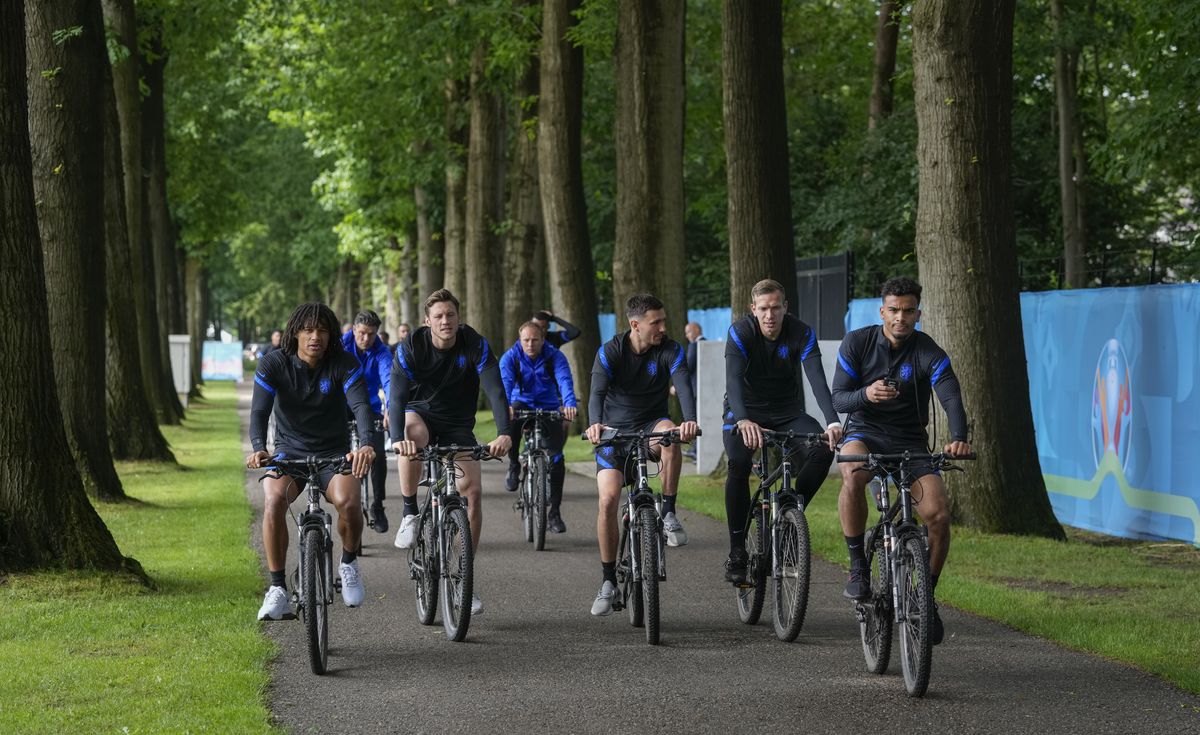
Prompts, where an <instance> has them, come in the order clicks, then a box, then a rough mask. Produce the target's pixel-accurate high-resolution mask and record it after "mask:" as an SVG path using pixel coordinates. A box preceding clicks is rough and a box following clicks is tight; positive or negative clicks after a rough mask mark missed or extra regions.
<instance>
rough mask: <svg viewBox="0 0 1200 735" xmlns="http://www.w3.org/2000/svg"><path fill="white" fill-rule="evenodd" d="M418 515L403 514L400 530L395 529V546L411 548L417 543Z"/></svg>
mask: <svg viewBox="0 0 1200 735" xmlns="http://www.w3.org/2000/svg"><path fill="white" fill-rule="evenodd" d="M417 518H418V516H415V515H412V516H404V518H403V519H402V520H401V521H400V530H399V531H396V548H397V549H411V548H412V547H413V544H415V543H417Z"/></svg>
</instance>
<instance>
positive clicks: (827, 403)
mask: <svg viewBox="0 0 1200 735" xmlns="http://www.w3.org/2000/svg"><path fill="white" fill-rule="evenodd" d="M801 371H803V373H804V375H806V376H808V384H809V385H810V386H812V392H813V396H814V397H815V398H816V400H817V406H818V407H819V408H820V409H821V413H822V414H823V415H824V416H825V423H826V425H828V424H832V423H834V422H836V421H837V420H838V415H837V412H836V411H835V410H834V408H833V400H832V398H831V397H830V393H829V384H828V382H827V381H826V379H825V366H824V365H823V364H822V363H821V349H820V348H819V347H818V346H817V333H816V331H815V330H813V328H812V327H810V326H809V325H807V324H805V323H804V322H803V321H801V320H799V319H797V318H796V317H794V316H792V315H790V314H787V315H785V316H784V319H783V327H782V328H781V329H780V330H779V335H778V336H776V338H775V339H774V340H770V339H767V338H766V336H765V335H763V333H762V330H761V329H760V328H759V326H758V320H757V319H755V318H754V316H753V315H749V314H748V315H746V316H745V317H743V318H741V319H739V320H738V321H736V322H734V324H733V325H732V326H730V327H729V339H728V340H727V341H726V342H725V419H726V423H729V424H733V423H736V422H738V421H740V420H741V419H750V420H752V421H754V422H755V423H763V422H764V421H765V422H766V423H767V425H768V426H774V425H777V424H784V423H787V422H788V421H790V420H792V419H794V418H796V417H797V416H798V415H800V414H802V413H804V412H805V407H804V384H803V382H802V381H803V378H801ZM731 413H732V414H733V415H732V416H730V414H731Z"/></svg>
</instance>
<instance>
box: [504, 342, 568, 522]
mask: <svg viewBox="0 0 1200 735" xmlns="http://www.w3.org/2000/svg"><path fill="white" fill-rule="evenodd" d="M519 334H520V339H518V340H517V341H516V342H515V343H514V344H513V346H512V347H510V348H509V349H508V351H507V352H505V353H504V356H503V357H501V358H500V380H501V381H503V383H504V392H505V394H506V395H507V396H508V404H509V406H511V408H510V409H509V410H512V411H519V410H521V409H535V408H540V409H543V410H546V411H561V412H562V414H563V417H564V418H565V419H566V420H567V421H573V420H574V419H575V414H576V403H575V386H574V384H573V382H572V381H571V368H570V366H569V365H568V364H567V358H566V357H565V356H564V355H563V353H562V352H560V351H559V350H558V349H557V348H555V347H554V346H552V345H549V344H546V340H545V337H544V333H543V331H542V327H541V325H539V324H538V323H537V322H535V321H528V322H525V323H524V324H522V325H521V329H520V330H519ZM544 430H545V434H544V436H545V438H546V444H547V447H548V449H549V450H550V462H551V465H550V513H549V514H548V515H547V516H546V529H547V530H549V531H550V532H551V533H564V532H566V530H567V526H566V524H565V523H563V519H562V513H561V512H560V508H559V506H560V504H561V503H562V491H563V479H564V478H565V476H566V465H564V464H563V455H562V449H563V442H564V440H565V438H566V431H565V429H564V426H563V424H562V423H560V422H557V421H554V422H550V423H547V424H546V425H545V427H544ZM512 431H513V434H512V437H513V445H512V449H511V450H509V453H508V477H507V478H506V479H505V483H504V486H505V489H506V490H508V491H509V492H515V491H516V489H517V484H518V483H519V482H520V473H521V467H520V463H519V461H518V449H519V443H520V440H521V435H520V433H519V431H518V429H517V427H516V426H515V425H514V426H513V429H512Z"/></svg>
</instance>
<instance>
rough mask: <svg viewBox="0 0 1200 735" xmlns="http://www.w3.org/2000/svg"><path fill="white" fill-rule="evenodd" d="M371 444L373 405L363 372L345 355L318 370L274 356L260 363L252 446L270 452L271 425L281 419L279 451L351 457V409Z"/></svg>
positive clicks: (280, 352)
mask: <svg viewBox="0 0 1200 735" xmlns="http://www.w3.org/2000/svg"><path fill="white" fill-rule="evenodd" d="M347 403H349V405H350V409H351V410H352V411H353V413H354V420H355V421H356V422H357V423H358V435H359V436H361V437H363V444H364V445H366V444H369V443H370V440H371V432H372V424H373V421H372V417H371V404H370V402H369V401H368V400H367V390H366V383H365V381H364V380H363V372H362V367H361V366H360V365H359V364H358V361H357V360H355V359H354V357H352V356H351V355H348V354H347V353H345V352H343V351H340V350H339V351H337V352H336V353H331V354H329V355H327V356H326V357H325V359H323V360H322V361H321V362H320V363H319V364H318V365H317V367H316V368H310V367H309V366H308V365H307V364H305V363H304V361H303V360H301V359H300V358H299V357H297V356H296V355H289V354H288V353H287V352H286V351H284V350H274V351H273V352H271V353H270V354H268V355H267V356H266V357H264V358H263V359H262V360H259V362H258V369H257V370H256V371H255V372H254V395H253V398H252V399H251V403H250V445H251V446H252V447H254V451H256V452H261V451H265V450H266V448H267V420H268V419H269V418H270V416H271V413H272V411H274V414H275V450H276V451H282V452H285V453H288V454H296V455H320V456H328V455H332V454H338V453H342V452H348V451H350V430H349V428H348V426H347V423H346V405H347Z"/></svg>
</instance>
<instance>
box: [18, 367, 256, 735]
mask: <svg viewBox="0 0 1200 735" xmlns="http://www.w3.org/2000/svg"><path fill="white" fill-rule="evenodd" d="M205 394H206V399H205V400H204V401H202V402H195V403H193V404H192V406H191V407H190V408H189V409H188V418H187V421H186V422H185V426H184V427H182V428H180V427H165V428H164V431H165V433H166V434H167V439H168V440H169V441H170V442H171V444H172V447H173V448H174V451H175V454H176V456H177V457H178V458H179V461H180V463H181V465H183V468H184V469H178V468H173V467H165V466H162V465H156V464H148V463H121V464H120V465H119V467H118V470H119V472H120V474H121V478H122V480H123V481H124V483H125V490H126V492H127V493H128V494H129V495H131V496H132V497H134V498H136V499H137V500H138V501H141V502H140V503H130V504H123V505H119V506H112V505H102V506H100V507H99V509H98V510H99V511H100V514H101V516H103V517H104V520H105V522H106V523H107V524H108V527H109V529H110V530H111V531H112V533H113V536H114V537H115V538H116V540H117V544H118V545H119V546H120V548H121V551H122V552H123V553H124V554H125V555H126V556H132V557H135V558H136V559H137V560H138V561H140V562H141V564H142V566H143V568H144V569H145V571H146V573H147V574H149V575H150V577H151V578H152V579H153V581H154V585H155V586H154V589H147V588H145V587H143V586H141V585H140V584H137V583H135V582H132V581H130V580H127V579H123V578H114V577H108V576H95V575H87V574H81V573H45V574H33V575H13V576H10V577H8V578H7V580H6V582H5V583H4V584H2V585H0V606H2V607H3V609H4V615H3V616H0V641H3V642H4V643H3V645H0V732H14V733H37V732H47V733H59V732H80V733H84V732H115V733H122V732H128V733H158V732H239V733H240V732H269V731H271V726H270V724H269V717H270V715H269V713H268V711H267V709H266V706H265V700H264V689H265V687H266V685H267V683H268V676H267V669H266V665H267V663H268V661H269V660H270V658H271V656H272V655H273V647H272V645H271V644H270V643H269V642H268V641H267V640H266V639H265V638H264V637H263V635H262V634H261V632H260V628H259V624H258V623H257V622H255V620H254V613H255V612H256V611H257V609H258V604H259V596H260V594H261V590H262V578H261V575H260V573H259V563H258V559H257V556H256V554H255V552H254V551H253V550H252V549H251V548H250V546H249V544H248V543H247V537H248V534H249V528H250V522H251V512H250V508H249V506H248V504H247V502H246V498H245V494H244V492H243V477H244V475H243V471H242V469H241V467H242V462H241V459H242V454H241V444H240V436H241V430H240V427H239V424H238V417H237V410H236V405H237V404H236V397H235V395H234V389H233V386H232V384H228V383H210V384H208V385H207V386H206V387H205Z"/></svg>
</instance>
